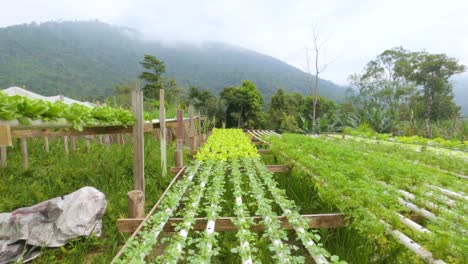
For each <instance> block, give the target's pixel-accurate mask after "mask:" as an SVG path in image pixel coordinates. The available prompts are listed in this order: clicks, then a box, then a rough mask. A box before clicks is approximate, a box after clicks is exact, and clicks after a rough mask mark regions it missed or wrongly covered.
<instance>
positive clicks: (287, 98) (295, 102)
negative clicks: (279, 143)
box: [268, 89, 304, 132]
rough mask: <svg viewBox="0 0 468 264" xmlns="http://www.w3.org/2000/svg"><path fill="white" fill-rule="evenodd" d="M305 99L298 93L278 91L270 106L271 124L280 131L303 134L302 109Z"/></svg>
mask: <svg viewBox="0 0 468 264" xmlns="http://www.w3.org/2000/svg"><path fill="white" fill-rule="evenodd" d="M303 104H304V97H303V96H302V95H301V94H298V93H292V94H291V93H285V92H284V90H283V89H278V90H276V93H275V94H273V95H272V97H271V98H270V103H269V105H268V115H269V123H270V125H271V127H272V128H273V129H275V130H279V131H288V132H303V131H302V130H301V127H302V126H301V123H302V120H301V114H302V112H301V109H302V107H303Z"/></svg>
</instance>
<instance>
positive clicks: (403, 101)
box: [350, 47, 415, 132]
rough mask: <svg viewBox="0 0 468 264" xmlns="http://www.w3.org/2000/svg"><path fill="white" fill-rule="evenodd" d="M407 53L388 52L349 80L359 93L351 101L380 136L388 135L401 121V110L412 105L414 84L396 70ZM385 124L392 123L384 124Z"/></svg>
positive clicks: (399, 51)
mask: <svg viewBox="0 0 468 264" xmlns="http://www.w3.org/2000/svg"><path fill="white" fill-rule="evenodd" d="M407 53H408V52H407V51H406V50H404V49H403V48H401V47H398V48H393V49H390V50H385V51H384V52H383V53H381V54H380V55H378V56H377V58H376V59H374V60H371V61H370V62H368V63H367V65H366V67H365V68H364V71H363V73H361V74H353V75H351V76H350V80H351V83H352V85H353V86H354V87H356V88H357V89H358V92H359V94H358V95H356V96H353V97H352V100H353V101H354V103H355V106H356V107H357V110H358V115H359V116H360V117H361V118H362V119H363V121H365V122H367V123H369V124H370V125H371V126H372V127H373V128H374V129H375V130H377V131H378V132H389V130H388V129H390V128H391V125H392V124H396V123H397V122H398V121H399V120H400V117H401V115H402V112H401V111H400V109H401V108H402V106H403V105H407V104H408V103H409V98H410V97H411V95H412V94H413V92H414V89H415V88H414V85H413V83H412V82H410V81H409V80H407V79H406V78H405V77H404V76H401V75H398V74H397V73H396V69H395V67H396V64H397V63H398V62H399V61H400V60H401V59H402V58H403V57H404V56H406V54H407ZM375 113H378V114H375ZM384 120H387V121H392V122H390V123H389V122H386V123H387V124H383V121H384ZM381 129H384V130H383V131H382V130H381Z"/></svg>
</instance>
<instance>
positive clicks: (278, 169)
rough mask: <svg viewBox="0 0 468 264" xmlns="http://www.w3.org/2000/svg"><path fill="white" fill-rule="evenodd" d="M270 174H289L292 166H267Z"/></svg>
mask: <svg viewBox="0 0 468 264" xmlns="http://www.w3.org/2000/svg"><path fill="white" fill-rule="evenodd" d="M266 168H267V171H268V172H289V171H291V166H289V165H266Z"/></svg>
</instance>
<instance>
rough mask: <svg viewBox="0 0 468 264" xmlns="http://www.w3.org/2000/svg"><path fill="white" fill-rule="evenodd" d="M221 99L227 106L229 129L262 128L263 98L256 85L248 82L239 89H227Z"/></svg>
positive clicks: (243, 83)
mask: <svg viewBox="0 0 468 264" xmlns="http://www.w3.org/2000/svg"><path fill="white" fill-rule="evenodd" d="M220 97H221V99H223V100H224V102H225V104H226V118H227V120H226V123H227V126H228V127H236V126H237V127H239V128H256V127H259V126H261V124H262V121H263V120H262V117H263V112H262V109H263V97H262V94H261V93H260V91H259V90H258V89H257V87H256V86H255V84H254V83H252V82H251V81H248V80H246V81H243V82H242V84H241V86H239V87H226V88H224V89H223V91H222V92H221V94H220ZM236 123H237V124H236Z"/></svg>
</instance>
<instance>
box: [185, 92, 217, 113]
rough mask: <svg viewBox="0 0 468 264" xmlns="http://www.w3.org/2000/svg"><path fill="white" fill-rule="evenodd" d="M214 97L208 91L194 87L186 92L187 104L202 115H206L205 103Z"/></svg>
mask: <svg viewBox="0 0 468 264" xmlns="http://www.w3.org/2000/svg"><path fill="white" fill-rule="evenodd" d="M213 97H214V95H213V93H211V91H209V90H200V89H198V88H197V87H195V86H190V88H189V91H188V103H189V104H192V105H193V106H194V107H195V108H197V109H199V110H200V111H201V112H202V113H204V114H207V111H206V110H207V109H206V107H207V102H208V101H209V100H210V99H211V98H213Z"/></svg>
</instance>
